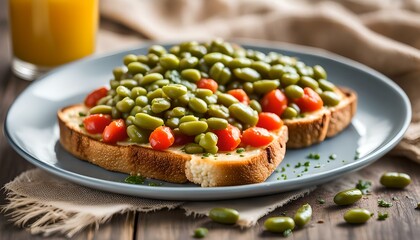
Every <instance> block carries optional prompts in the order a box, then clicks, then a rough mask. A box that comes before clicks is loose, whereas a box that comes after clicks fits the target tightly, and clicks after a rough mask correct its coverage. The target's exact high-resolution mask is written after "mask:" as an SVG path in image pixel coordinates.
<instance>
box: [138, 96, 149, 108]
mask: <svg viewBox="0 0 420 240" xmlns="http://www.w3.org/2000/svg"><path fill="white" fill-rule="evenodd" d="M148 102H149V99H147V97H146V96H138V97H137V98H136V105H137V106H140V107H144V106H146V105H147V104H148Z"/></svg>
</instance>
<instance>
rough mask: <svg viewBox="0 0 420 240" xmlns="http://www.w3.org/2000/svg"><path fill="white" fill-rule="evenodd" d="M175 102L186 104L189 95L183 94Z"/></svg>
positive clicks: (184, 105)
mask: <svg viewBox="0 0 420 240" xmlns="http://www.w3.org/2000/svg"><path fill="white" fill-rule="evenodd" d="M176 102H178V103H179V104H180V106H182V107H186V106H188V103H189V102H190V96H189V95H188V94H184V95H182V96H180V97H179V98H177V99H176Z"/></svg>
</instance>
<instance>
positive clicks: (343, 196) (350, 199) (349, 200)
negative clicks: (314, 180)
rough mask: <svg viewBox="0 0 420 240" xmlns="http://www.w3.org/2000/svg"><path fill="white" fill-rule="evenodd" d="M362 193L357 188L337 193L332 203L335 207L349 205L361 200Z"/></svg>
mask: <svg viewBox="0 0 420 240" xmlns="http://www.w3.org/2000/svg"><path fill="white" fill-rule="evenodd" d="M362 195H363V194H362V191H360V190H359V189H357V188H354V189H348V190H344V191H341V192H339V193H337V194H336V195H335V197H334V202H335V204H337V205H350V204H353V203H355V202H357V201H359V200H360V199H361V198H362Z"/></svg>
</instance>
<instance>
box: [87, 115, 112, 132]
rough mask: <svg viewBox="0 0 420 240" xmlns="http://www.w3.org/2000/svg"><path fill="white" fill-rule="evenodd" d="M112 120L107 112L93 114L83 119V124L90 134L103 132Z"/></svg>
mask: <svg viewBox="0 0 420 240" xmlns="http://www.w3.org/2000/svg"><path fill="white" fill-rule="evenodd" d="M111 122H112V118H111V116H110V115H106V114H92V115H89V116H87V117H86V118H85V119H83V125H84V127H85V129H86V131H87V132H88V133H90V134H97V133H102V132H103V131H104V129H105V127H106V126H108V125H109V124H110V123H111Z"/></svg>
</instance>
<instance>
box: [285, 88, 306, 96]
mask: <svg viewBox="0 0 420 240" xmlns="http://www.w3.org/2000/svg"><path fill="white" fill-rule="evenodd" d="M284 94H286V96H287V98H289V99H297V98H301V97H302V96H303V94H304V92H303V89H302V88H301V87H299V86H298V85H289V86H287V87H286V88H285V89H284Z"/></svg>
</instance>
